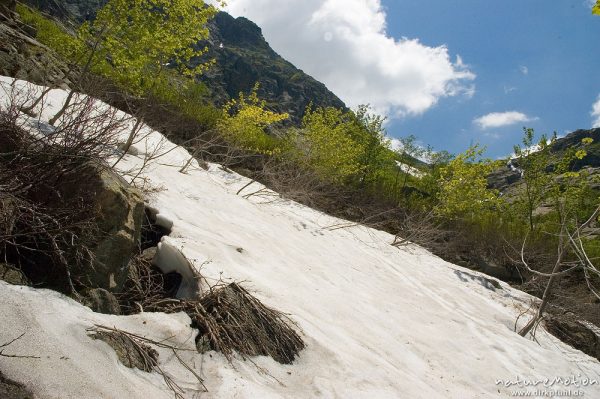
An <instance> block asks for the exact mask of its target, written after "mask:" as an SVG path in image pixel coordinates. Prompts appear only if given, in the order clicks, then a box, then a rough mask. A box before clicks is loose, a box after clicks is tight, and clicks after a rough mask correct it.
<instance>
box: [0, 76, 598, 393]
mask: <svg viewBox="0 0 600 399" xmlns="http://www.w3.org/2000/svg"><path fill="white" fill-rule="evenodd" d="M11 81H12V80H11V79H8V78H3V79H2V82H3V83H2V84H3V86H4V87H7V83H8V82H11ZM16 85H18V86H25V85H26V83H25V82H21V81H18V82H17V83H16ZM0 95H2V90H0ZM50 96H51V97H50V98H51V100H50V101H49V104H47V109H46V110H45V111H44V112H43V113H42V116H41V120H44V119H45V118H48V117H49V116H51V115H52V114H53V112H52V109H54V110H56V109H57V107H59V106H60V103H61V101H62V100H63V99H64V97H65V96H66V94H65V93H64V92H62V91H60V90H54V91H52V92H51V95H50ZM147 132H148V134H149V136H148V137H147V138H146V140H144V141H143V142H139V143H137V144H136V149H135V150H136V151H132V153H137V155H135V156H134V155H128V156H126V157H125V160H124V163H122V164H120V167H121V168H122V169H123V170H126V169H127V170H129V169H131V168H135V167H139V166H140V165H141V164H142V159H143V157H144V154H145V153H148V152H151V151H152V148H153V146H157V145H161V146H162V148H164V149H172V148H173V145H172V144H171V143H168V142H165V141H164V139H163V138H162V136H161V135H160V134H159V133H156V132H151V131H150V130H147ZM188 159H189V154H188V153H187V152H186V151H185V150H183V149H181V148H175V149H173V150H172V151H170V152H168V154H166V155H164V156H163V157H161V158H159V159H158V160H156V161H155V162H154V163H153V164H152V165H151V166H150V167H149V168H148V169H147V170H146V171H145V172H144V173H143V174H142V175H141V176H140V178H144V177H145V178H147V179H148V183H149V184H150V185H151V186H152V187H153V188H154V189H155V190H157V191H156V192H155V193H154V194H152V195H151V197H150V205H151V206H152V207H153V208H154V209H156V211H157V212H158V216H159V220H161V221H162V223H164V224H168V225H171V224H172V234H171V235H170V236H169V237H165V238H163V240H164V241H163V243H161V249H160V251H161V252H162V253H163V257H164V258H165V259H164V261H163V264H164V265H167V264H171V265H173V264H177V265H179V266H178V267H179V268H180V270H182V271H184V270H183V269H182V268H185V267H186V265H185V263H183V262H179V261H177V259H178V256H177V254H176V253H177V252H179V253H181V254H183V255H185V257H186V258H187V259H189V260H190V261H191V263H192V265H193V266H194V267H196V268H198V269H199V270H200V272H201V273H202V275H203V276H205V277H206V278H207V279H208V280H209V281H211V280H213V279H219V278H223V279H226V280H229V279H232V280H236V281H240V280H241V281H245V285H246V286H247V287H249V288H250V289H251V290H252V291H253V292H254V293H255V294H256V296H257V297H258V298H259V299H261V300H262V301H263V302H264V303H266V304H267V305H269V306H272V307H275V308H277V309H279V310H282V311H285V312H288V313H290V314H291V317H292V319H293V320H295V321H296V322H297V323H298V326H299V327H300V329H301V330H302V334H303V337H304V339H305V341H306V344H307V348H306V349H305V350H303V351H302V352H301V353H300V356H299V358H298V359H297V360H296V361H295V362H294V363H293V364H292V365H280V364H278V363H276V362H275V361H273V360H272V359H270V358H266V357H260V358H255V359H253V361H254V362H255V364H252V363H251V362H248V361H246V362H244V361H241V360H236V361H235V362H234V365H233V366H232V365H229V364H227V362H226V361H225V359H224V358H223V356H221V355H220V354H218V353H214V352H212V353H207V354H204V355H201V354H197V353H193V352H187V353H186V358H187V359H189V361H190V362H191V363H193V365H194V367H195V369H196V370H197V371H198V372H199V373H200V374H201V375H202V376H203V377H204V378H205V384H206V386H207V388H208V390H209V392H207V393H201V394H200V393H199V392H198V391H196V390H195V389H197V388H198V387H197V386H195V385H194V384H193V381H194V380H193V378H191V375H190V374H189V372H187V371H186V370H185V369H183V367H181V366H180V365H179V364H178V363H177V362H176V361H174V359H173V357H172V355H170V354H169V353H164V352H161V356H160V361H161V365H163V366H164V367H165V368H166V370H167V371H168V372H169V373H170V374H172V375H174V376H175V378H176V381H178V382H179V383H180V384H181V385H183V386H185V387H187V388H189V389H190V391H189V392H188V394H189V395H188V396H189V397H203V398H371V399H373V398H457V399H458V398H460V399H462V398H488V397H509V396H511V395H512V394H513V392H514V391H519V390H523V389H524V388H519V387H518V386H516V385H513V386H506V385H510V383H509V382H510V381H513V382H515V381H517V380H519V379H521V380H522V379H529V380H534V381H535V380H538V379H545V378H548V379H550V380H552V379H554V378H556V377H563V378H572V381H574V383H572V384H571V385H570V386H569V387H567V388H565V387H564V385H563V384H562V383H555V384H551V383H548V384H546V385H552V386H550V387H547V388H545V387H544V386H543V384H542V385H538V386H537V389H539V390H555V389H560V390H565V389H571V390H572V391H574V390H578V393H579V390H580V391H581V392H582V393H584V394H585V397H588V398H594V397H600V385H598V382H600V364H599V363H598V362H597V361H596V360H595V359H592V358H590V357H588V356H587V355H585V354H583V353H581V352H579V351H577V350H574V349H572V348H571V347H569V346H566V345H564V344H563V343H561V342H560V341H558V340H557V339H555V338H554V337H552V336H551V335H549V334H547V333H546V332H545V331H543V330H541V329H540V330H539V331H538V333H537V340H538V341H539V343H538V342H535V341H533V340H531V339H525V338H522V337H520V336H519V335H517V334H516V333H515V332H514V331H513V328H514V323H515V319H516V317H517V316H518V315H519V313H520V312H521V311H522V310H523V309H526V308H527V307H529V304H530V302H531V300H532V298H531V297H530V296H528V295H526V294H524V293H522V292H520V291H517V290H514V289H512V288H510V287H508V286H507V285H506V284H504V283H500V285H501V286H502V288H501V289H497V288H495V287H494V285H492V284H491V283H490V281H488V280H486V279H485V278H484V277H482V275H480V274H478V273H476V272H473V271H470V270H467V269H464V268H461V267H459V266H456V265H453V264H450V263H447V262H445V261H443V260H441V259H440V258H438V257H436V256H434V255H432V254H430V253H429V252H428V251H426V250H424V249H422V248H419V247H417V246H407V247H404V248H401V249H396V248H394V247H392V246H390V245H389V244H390V242H392V240H393V237H392V236H391V235H389V234H387V233H384V232H381V231H377V230H373V229H369V228H365V227H362V226H354V227H346V228H336V227H338V226H339V225H340V223H345V222H344V221H342V220H339V219H336V218H333V217H330V216H327V215H324V214H322V213H320V212H317V211H315V210H312V209H309V208H307V207H304V206H302V205H299V204H297V203H294V202H291V201H286V200H283V199H279V198H278V197H277V196H276V194H275V193H272V195H271V196H269V197H267V198H265V197H264V196H262V197H260V196H251V197H249V198H244V197H243V194H245V193H251V192H253V191H256V190H257V189H259V188H261V187H262V186H260V185H259V184H258V183H253V184H252V185H250V186H249V187H248V188H246V189H245V190H244V192H242V195H236V192H237V191H238V190H239V189H240V188H241V187H242V186H244V185H245V184H246V183H247V182H248V180H247V179H246V178H244V177H242V176H240V175H237V174H235V173H229V172H226V171H224V170H223V169H221V168H220V167H219V165H215V164H211V165H210V166H209V169H208V170H204V169H202V168H199V167H198V165H197V164H195V163H193V164H192V167H191V168H190V169H189V170H188V172H187V173H185V174H184V173H180V172H179V169H180V167H181V165H183V164H184V163H185V162H186V161H187V160H188ZM138 182H139V180H138ZM173 253H175V255H173ZM173 262H175V263H173ZM177 262H179V263H177ZM0 309H1V313H0V315H1V316H0V319H1V322H2V325H4V326H8V325H10V328H2V329H1V330H0V344H1V343H3V342H6V341H8V340H10V339H11V338H14V336H13V335H14V334H15V332H23V331H26V332H27V333H26V334H25V336H24V337H23V338H22V339H20V340H18V341H17V342H15V343H14V344H13V345H11V346H10V347H9V349H7V350H6V353H16V354H27V355H38V356H41V358H40V359H15V358H2V357H0V370H2V372H3V373H4V374H5V375H6V376H7V377H9V378H11V379H14V380H17V381H20V382H24V383H26V384H27V385H28V386H31V387H32V389H33V390H34V391H35V393H36V394H37V395H38V396H39V397H40V398H79V397H90V398H91V397H94V398H95V397H102V398H162V397H169V396H171V397H172V394H170V393H169V391H168V390H167V389H166V388H165V387H164V383H163V381H162V379H161V377H160V376H159V375H157V374H155V373H152V374H147V373H143V372H141V371H137V370H130V369H127V368H125V367H124V366H122V365H120V364H119V363H118V362H117V360H116V355H115V354H114V352H113V351H112V349H110V348H109V347H108V346H107V345H105V344H104V343H102V342H99V341H93V340H91V339H90V338H89V337H87V336H86V333H85V329H86V328H88V327H90V326H92V325H93V324H94V323H99V324H104V325H109V326H117V327H119V328H122V329H125V330H128V331H131V332H135V333H139V334H143V335H146V336H148V337H149V338H152V339H155V340H162V339H165V338H169V341H170V342H174V343H177V344H178V345H183V346H186V347H193V338H194V334H195V333H194V331H193V330H192V329H190V328H189V327H188V325H189V319H188V318H187V316H186V315H183V314H178V315H164V314H149V313H143V314H140V315H136V316H108V315H99V314H95V313H93V312H91V311H90V310H89V309H87V308H85V307H82V306H81V305H79V304H77V303H75V302H73V301H71V300H69V299H67V298H64V297H62V296H61V295H59V294H56V293H53V292H50V291H46V290H34V289H31V288H25V287H14V286H9V285H7V284H4V283H1V282H0ZM65 358H66V359H65ZM586 378H588V379H591V380H592V381H591V383H590V382H588V381H586ZM505 382H506V383H507V384H504V383H505ZM582 385H586V386H582ZM532 389H533V388H529V390H530V391H531V390H532ZM540 394H543V393H540ZM546 395H547V394H546ZM534 396H535V395H534Z"/></svg>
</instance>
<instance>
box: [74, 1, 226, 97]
mask: <svg viewBox="0 0 600 399" xmlns="http://www.w3.org/2000/svg"><path fill="white" fill-rule="evenodd" d="M215 13H216V10H215V8H214V7H212V6H206V5H205V4H204V2H203V1H202V0H110V1H109V2H108V3H107V4H106V5H105V6H104V7H103V8H102V9H101V10H100V11H99V12H98V14H97V16H96V19H95V20H94V21H91V22H89V23H88V22H86V23H84V24H83V25H82V26H81V28H80V29H79V31H78V36H79V37H80V39H81V40H82V41H83V42H85V43H88V44H89V45H91V51H93V52H95V53H96V54H95V59H96V61H97V63H96V64H99V66H98V67H99V68H101V71H102V72H103V73H104V74H105V75H108V76H109V77H111V78H112V79H113V80H115V81H117V82H121V83H123V84H125V86H126V87H127V88H128V89H129V90H132V91H134V92H135V91H141V92H146V91H148V90H150V89H151V88H152V87H153V85H154V83H155V79H156V77H157V76H159V75H160V74H161V73H162V72H163V71H164V70H165V69H167V68H176V69H177V70H178V71H179V72H180V73H181V74H182V75H184V76H189V77H193V76H195V75H197V74H200V73H202V72H203V71H204V70H205V69H206V68H207V67H208V65H206V64H199V65H198V66H196V67H194V68H190V67H189V65H188V63H189V61H190V60H192V59H193V58H195V57H199V56H200V55H202V54H203V53H204V52H205V51H206V49H198V48H196V45H197V43H198V41H199V40H201V39H205V38H206V37H208V29H207V28H206V23H207V22H208V20H209V19H210V18H212V17H213V16H214V14H215ZM104 60H109V63H108V64H109V65H108V66H107V65H105V63H104ZM103 64H104V65H103Z"/></svg>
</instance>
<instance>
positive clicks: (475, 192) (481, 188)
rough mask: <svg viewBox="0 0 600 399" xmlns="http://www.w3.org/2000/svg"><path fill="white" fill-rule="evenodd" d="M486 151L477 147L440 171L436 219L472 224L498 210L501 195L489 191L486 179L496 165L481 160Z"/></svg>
mask: <svg viewBox="0 0 600 399" xmlns="http://www.w3.org/2000/svg"><path fill="white" fill-rule="evenodd" d="M484 151H485V149H483V148H481V147H479V146H478V145H475V146H472V147H469V148H468V149H467V150H466V151H465V152H464V153H462V154H459V155H457V156H456V157H455V158H454V159H453V160H451V161H450V162H448V164H446V165H445V166H442V167H441V168H440V174H439V179H438V187H439V191H438V193H437V205H436V207H435V212H436V214H437V215H439V216H441V217H444V218H447V219H466V220H470V221H472V220H476V219H477V218H478V216H479V215H481V214H482V213H484V212H485V211H487V210H493V209H496V208H497V207H498V205H499V204H500V197H499V193H498V192H497V191H496V190H491V189H488V188H487V179H486V177H487V175H488V174H489V173H490V172H491V171H492V169H493V168H494V163H492V162H491V161H489V160H485V159H481V157H482V155H483V153H484Z"/></svg>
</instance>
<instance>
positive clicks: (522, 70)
mask: <svg viewBox="0 0 600 399" xmlns="http://www.w3.org/2000/svg"><path fill="white" fill-rule="evenodd" d="M227 3H228V5H227V8H226V11H228V12H230V13H231V14H232V15H234V16H245V17H247V18H249V19H251V20H252V21H254V22H256V23H257V24H258V25H259V26H260V27H261V28H262V30H263V34H264V36H265V38H266V39H267V41H268V42H269V43H270V44H271V46H272V47H273V48H274V49H275V51H277V52H278V53H280V54H281V55H282V56H283V57H284V58H286V59H288V60H289V61H291V62H292V63H294V64H295V65H296V66H297V67H299V68H300V69H302V70H304V71H305V72H307V73H309V74H310V75H312V76H313V77H315V78H316V79H318V80H320V81H322V82H323V83H325V84H326V85H327V86H328V87H329V88H330V89H331V90H332V91H333V92H334V93H336V94H337V95H338V96H339V97H340V98H341V99H342V100H344V101H345V102H346V103H347V104H348V105H349V106H351V107H355V106H357V105H358V104H366V103H368V104H371V105H372V106H373V108H374V110H375V111H376V112H377V113H380V114H385V115H387V116H388V120H389V123H388V125H387V129H388V134H389V135H390V136H391V137H402V136H407V135H409V134H414V135H415V136H417V138H418V139H419V140H420V141H421V142H422V143H423V144H430V145H432V146H433V147H434V148H435V149H437V150H448V151H450V152H453V153H456V152H461V151H463V150H465V149H466V148H467V147H468V146H469V145H470V144H474V143H480V144H483V145H486V146H487V148H488V153H487V155H488V156H490V157H494V158H495V157H500V156H504V155H507V154H509V153H510V152H511V150H512V147H513V145H514V144H517V143H519V141H520V138H521V135H522V127H523V126H528V127H533V128H534V129H536V132H539V133H548V134H551V133H552V132H553V131H556V132H557V133H558V134H559V135H564V134H566V133H567V132H569V131H572V130H575V129H578V128H590V127H591V126H592V125H600V99H599V95H600V79H598V74H599V73H598V71H600V17H598V16H592V15H591V4H590V3H591V1H590V0H551V1H548V0H544V1H542V0H499V1H491V0H454V1H448V0H229V1H228V2H227ZM594 106H595V108H594ZM592 109H596V113H595V115H592V114H591V113H592ZM594 121H595V122H594Z"/></svg>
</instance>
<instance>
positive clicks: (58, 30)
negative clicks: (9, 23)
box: [16, 3, 85, 62]
mask: <svg viewBox="0 0 600 399" xmlns="http://www.w3.org/2000/svg"><path fill="white" fill-rule="evenodd" d="M16 11H17V13H19V15H20V16H21V19H22V20H23V22H25V23H26V24H28V25H31V26H33V27H34V28H35V29H36V32H37V33H36V39H37V40H38V41H39V42H40V43H42V44H45V45H46V46H48V47H50V48H52V49H54V50H55V51H56V52H57V53H58V54H60V55H61V56H63V57H65V59H67V60H69V61H72V62H76V61H78V60H80V59H81V57H82V55H83V53H84V47H85V46H84V45H83V43H82V42H81V41H80V40H77V38H76V37H74V36H73V34H70V33H69V32H67V31H66V30H65V29H64V28H63V27H62V26H61V25H59V24H58V23H57V22H56V21H54V20H52V19H50V18H48V17H45V16H44V15H42V13H40V12H39V11H37V10H34V9H32V8H29V7H27V6H26V5H24V4H21V3H17V7H16Z"/></svg>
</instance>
